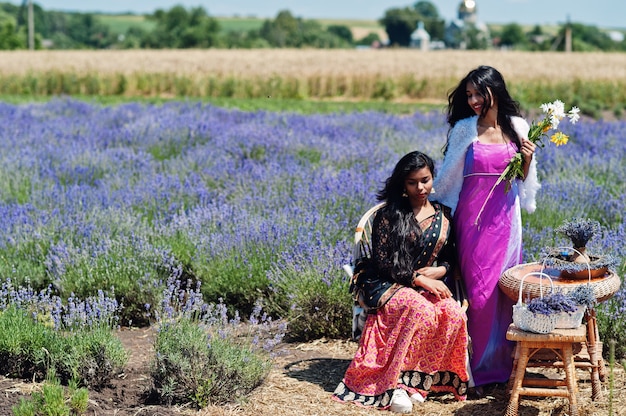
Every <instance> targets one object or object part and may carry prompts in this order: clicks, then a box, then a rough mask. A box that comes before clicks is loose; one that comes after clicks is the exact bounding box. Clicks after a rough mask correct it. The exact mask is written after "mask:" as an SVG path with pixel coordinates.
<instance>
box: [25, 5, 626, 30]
mask: <svg viewBox="0 0 626 416" xmlns="http://www.w3.org/2000/svg"><path fill="white" fill-rule="evenodd" d="M33 1H34V2H35V3H37V4H39V5H40V6H41V7H43V8H44V9H46V10H62V11H77V12H106V13H121V12H126V11H132V12H135V13H152V12H154V11H155V10H156V9H159V8H160V9H165V10H167V9H170V8H171V7H173V6H175V5H177V4H180V5H182V6H184V7H186V8H190V7H198V6H202V7H203V8H204V9H205V10H207V12H208V13H209V15H211V16H217V17H226V16H234V15H238V16H256V17H260V18H273V17H275V16H276V14H277V13H278V12H279V11H280V10H285V9H287V10H289V11H291V13H292V14H293V15H294V16H297V17H302V18H305V19H323V18H328V19H368V20H376V19H379V18H381V17H382V16H383V15H384V14H385V10H387V9H390V8H395V7H405V6H411V5H413V4H415V3H416V2H417V0H410V1H406V0H33ZM430 1H431V3H433V4H434V5H435V6H436V7H437V9H438V11H439V14H440V15H441V16H442V17H443V18H444V19H445V20H452V19H455V18H456V17H457V8H458V6H459V4H460V0H430ZM13 3H19V4H21V3H22V2H21V1H19V2H17V1H13ZM476 6H477V12H478V20H479V21H481V22H483V23H490V24H497V23H504V24H506V23H518V24H521V25H535V24H539V25H555V24H562V23H565V22H566V21H567V20H568V19H569V20H570V21H571V22H576V23H583V24H588V25H595V26H598V27H601V28H620V29H626V1H624V0H476Z"/></svg>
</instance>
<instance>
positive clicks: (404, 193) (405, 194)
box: [402, 190, 409, 198]
mask: <svg viewBox="0 0 626 416" xmlns="http://www.w3.org/2000/svg"><path fill="white" fill-rule="evenodd" d="M408 197H409V195H408V194H407V193H406V190H404V192H402V198H408Z"/></svg>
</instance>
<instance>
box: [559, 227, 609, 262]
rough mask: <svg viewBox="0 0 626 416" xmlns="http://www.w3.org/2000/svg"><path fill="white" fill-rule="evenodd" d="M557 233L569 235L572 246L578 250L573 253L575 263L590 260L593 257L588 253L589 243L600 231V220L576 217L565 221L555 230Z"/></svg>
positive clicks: (572, 259)
mask: <svg viewBox="0 0 626 416" xmlns="http://www.w3.org/2000/svg"><path fill="white" fill-rule="evenodd" d="M555 231H556V232H557V233H560V234H562V235H564V236H565V237H568V238H569V239H570V240H571V241H572V247H574V249H575V250H576V251H575V252H574V254H572V258H571V261H573V262H575V263H586V262H590V261H591V258H590V257H589V255H588V254H587V243H588V242H589V240H590V239H591V237H593V236H594V235H595V234H598V233H599V232H600V223H599V222H598V221H594V220H590V219H583V218H575V219H574V220H572V221H565V222H564V223H563V225H561V226H560V227H558V228H557V229H556V230H555Z"/></svg>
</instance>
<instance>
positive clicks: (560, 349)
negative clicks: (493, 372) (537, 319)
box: [506, 324, 587, 416]
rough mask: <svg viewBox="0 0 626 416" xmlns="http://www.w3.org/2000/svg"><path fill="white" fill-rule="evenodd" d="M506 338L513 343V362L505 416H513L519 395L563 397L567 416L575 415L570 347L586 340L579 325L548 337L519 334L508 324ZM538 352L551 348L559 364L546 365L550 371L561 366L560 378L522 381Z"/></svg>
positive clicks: (576, 412) (571, 348)
mask: <svg viewBox="0 0 626 416" xmlns="http://www.w3.org/2000/svg"><path fill="white" fill-rule="evenodd" d="M506 339H508V340H510V341H516V342H517V345H516V347H515V359H514V360H513V372H512V373H511V379H512V380H513V383H512V386H511V398H510V399H509V405H508V407H507V409H506V416H517V409H518V406H519V397H520V396H541V397H550V396H557V397H567V398H568V399H569V405H570V415H571V416H578V407H577V405H576V392H577V390H578V386H577V380H576V367H575V365H574V354H573V344H574V343H582V342H586V341H587V331H586V327H585V325H581V326H579V327H578V328H576V329H555V330H554V331H552V332H551V333H549V334H535V333H532V332H525V331H522V330H521V329H519V328H517V327H516V326H515V325H514V324H511V325H510V326H509V329H508V331H507V333H506ZM542 349H551V350H553V351H554V352H555V353H556V354H557V355H558V356H559V357H560V358H561V360H562V365H559V363H556V362H553V363H552V365H546V366H549V367H553V368H559V367H561V366H562V367H563V369H564V370H565V378H564V379H560V380H552V379H531V378H525V376H526V368H527V366H528V362H529V359H530V358H531V357H532V356H533V355H534V354H535V353H536V352H537V351H539V350H542ZM528 386H537V387H528ZM559 386H565V387H566V389H560V388H558V387H559Z"/></svg>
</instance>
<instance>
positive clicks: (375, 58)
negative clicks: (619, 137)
mask: <svg viewBox="0 0 626 416" xmlns="http://www.w3.org/2000/svg"><path fill="white" fill-rule="evenodd" d="M481 64H487V65H492V66H494V67H496V68H498V69H499V70H500V71H501V72H502V74H503V75H504V76H505V77H506V78H507V79H522V80H535V79H550V80H571V79H577V78H580V79H588V80H624V79H626V54H625V53H601V52H598V53H563V52H513V51H428V52H423V51H417V50H410V49H383V50H337V49H334V50H328V49H308V50H307V49H304V50H302V49H252V50H249V49H246V50H232V49H207V50H120V51H109V50H107V51H2V52H0V74H3V75H7V74H23V73H27V72H45V71H72V72H77V73H89V72H98V73H104V74H111V73H122V74H131V73H137V72H143V73H172V74H178V75H197V74H221V75H234V76H238V77H256V76H270V75H281V76H290V77H299V76H304V77H306V76H311V75H355V74H361V75H375V74H384V75H386V76H400V75H404V74H413V75H415V76H416V77H417V78H441V77H444V78H448V77H452V78H459V77H461V76H462V75H464V74H465V73H467V72H468V70H470V69H471V68H473V67H475V66H477V65H481Z"/></svg>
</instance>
